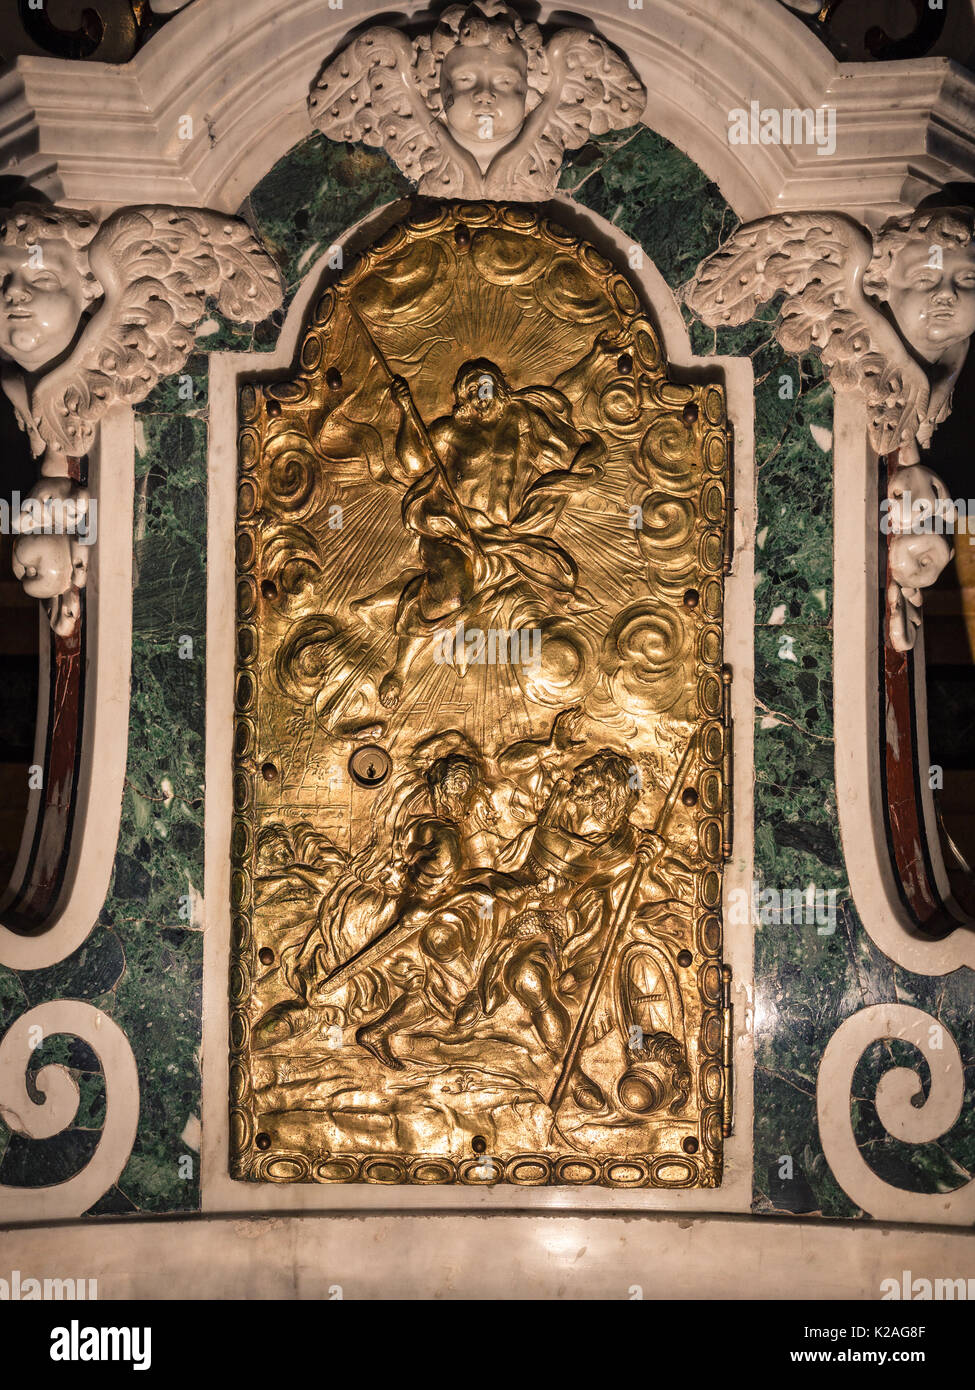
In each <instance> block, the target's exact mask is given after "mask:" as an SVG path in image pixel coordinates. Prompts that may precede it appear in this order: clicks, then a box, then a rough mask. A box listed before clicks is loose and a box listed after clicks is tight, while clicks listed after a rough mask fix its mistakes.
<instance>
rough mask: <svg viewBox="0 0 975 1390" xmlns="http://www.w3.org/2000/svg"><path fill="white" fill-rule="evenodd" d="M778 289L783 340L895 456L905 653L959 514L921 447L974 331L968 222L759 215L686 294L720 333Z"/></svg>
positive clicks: (959, 213)
mask: <svg viewBox="0 0 975 1390" xmlns="http://www.w3.org/2000/svg"><path fill="white" fill-rule="evenodd" d="M780 294H782V295H784V299H783V301H782V311H781V315H780V317H779V319H778V321H777V323H776V325H775V336H776V337H777V338H778V340H779V342H780V343H781V344H782V346H783V347H784V348H785V349H786V350H787V351H788V352H794V353H805V352H809V351H811V350H815V351H817V352H818V353H819V355H820V357H821V358H822V361H823V365H824V367H825V368H826V372H827V375H828V377H829V380H830V382H831V383H832V385H833V387H834V389H835V390H837V391H849V392H855V393H857V394H859V395H860V396H861V397H862V399H863V400H864V402H865V404H866V407H867V417H868V430H869V435H870V442H871V444H872V445H873V447H874V449H875V450H876V451H877V453H878V454H880V455H882V456H883V455H890V454H893V453H895V451H896V455H897V458H896V467H894V468H893V470H892V472H891V475H890V483H889V486H888V496H887V504H886V508H885V509H884V515H883V518H882V525H883V529H884V530H885V532H887V533H889V534H890V536H891V541H890V546H889V551H888V556H889V567H888V568H889V577H888V585H887V617H888V622H887V635H888V640H889V642H890V645H891V646H892V647H893V649H894V650H895V651H898V652H906V651H910V650H911V648H912V647H913V646H914V644H915V642H916V640H917V632H918V628H919V627H920V623H921V590H922V589H925V588H928V587H929V586H930V585H932V584H933V583H934V582H935V580H936V579H937V578H938V576H939V575H940V574H941V572H942V570H943V569H944V568H945V566H946V565H947V563H948V561H949V560H950V559H951V556H952V549H951V546H950V544H949V543H948V541H947V540H946V539H945V536H944V532H945V531H946V530H950V529H952V528H953V525H954V521H955V509H954V507H953V505H952V503H951V501H950V498H949V497H948V493H947V488H946V487H945V485H944V483H942V481H941V480H940V478H938V477H937V476H936V474H934V473H933V472H932V471H931V470H930V469H929V468H925V467H924V466H923V465H922V464H921V461H920V459H921V453H920V451H921V450H922V449H927V448H928V447H929V446H930V444H931V438H932V435H933V433H934V431H935V429H936V428H937V426H938V425H940V424H941V423H942V422H943V421H944V420H946V419H947V418H948V416H949V414H950V413H951V397H952V391H953V390H954V387H955V383H956V382H957V380H958V376H959V373H960V372H961V369H962V366H963V365H964V362H965V358H966V356H967V354H968V345H969V341H970V339H971V336H972V333H973V332H975V214H973V212H972V211H971V209H969V208H962V207H957V208H935V209H931V208H928V209H921V210H919V211H917V212H915V213H909V214H908V215H907V216H904V217H897V218H894V219H892V220H891V221H890V222H888V223H886V225H885V226H883V227H882V228H881V229H880V231H879V232H876V233H873V234H871V232H870V231H868V230H867V229H866V228H865V227H862V226H860V224H859V223H857V222H855V221H853V220H852V218H849V217H846V216H845V215H844V214H842V213H834V212H793V213H778V214H776V215H775V216H772V217H763V218H762V219H761V220H760V221H758V222H751V223H749V224H747V225H746V226H743V227H739V228H738V230H737V231H735V232H734V233H733V234H732V235H731V237H729V239H728V240H727V241H726V242H725V243H724V245H723V246H721V247H720V248H719V249H718V250H717V251H715V252H714V253H713V255H711V256H708V257H707V259H706V260H704V261H702V262H701V265H700V266H699V267H698V270H697V273H696V275H695V276H694V278H693V279H692V280H691V281H690V283H689V284H688V285H687V286H685V289H684V292H683V298H684V301H685V303H686V304H687V305H688V307H689V308H690V309H691V311H692V312H693V313H694V314H696V315H697V317H698V318H700V319H702V320H703V321H704V322H705V323H707V324H709V325H710V326H711V327H713V328H719V327H724V326H726V325H733V324H741V323H746V322H747V321H748V320H749V319H750V318H752V316H753V315H754V313H755V311H756V309H757V308H758V306H759V305H760V304H765V303H767V302H768V301H770V300H772V299H775V298H776V296H778V295H780Z"/></svg>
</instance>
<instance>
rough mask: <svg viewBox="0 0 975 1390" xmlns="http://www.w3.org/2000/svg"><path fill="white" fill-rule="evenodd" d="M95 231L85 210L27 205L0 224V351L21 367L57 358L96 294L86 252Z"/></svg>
mask: <svg viewBox="0 0 975 1390" xmlns="http://www.w3.org/2000/svg"><path fill="white" fill-rule="evenodd" d="M97 231H98V222H97V221H96V219H95V218H94V217H93V216H92V215H91V214H90V213H86V212H71V211H65V210H63V209H61V208H50V209H45V208H43V207H40V206H35V205H33V204H28V203H21V204H18V205H17V206H16V207H14V208H12V209H11V210H10V212H8V213H7V214H6V216H5V217H4V218H3V221H2V222H0V352H2V353H3V354H4V356H6V357H9V358H10V359H11V360H12V361H14V362H16V363H17V364H18V366H20V367H22V368H23V369H24V371H26V372H31V373H35V372H40V371H42V370H43V369H44V368H45V367H48V366H50V365H51V364H52V363H53V362H55V361H57V360H58V359H59V358H60V357H62V356H63V355H64V354H65V353H66V352H67V350H68V348H70V347H71V345H72V343H73V342H74V340H75V338H76V336H77V333H78V328H79V325H80V323H81V320H82V318H83V316H84V313H85V310H86V309H87V308H88V306H89V305H90V304H91V303H92V302H93V301H94V300H96V299H98V298H100V297H101V294H102V287H101V285H100V284H99V283H98V281H97V280H96V278H95V276H94V275H93V274H92V271H91V267H90V266H89V264H88V252H87V247H88V245H89V243H90V242H91V240H92V239H93V237H94V236H95V233H96V232H97Z"/></svg>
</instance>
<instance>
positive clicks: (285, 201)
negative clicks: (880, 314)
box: [0, 128, 975, 1218]
mask: <svg viewBox="0 0 975 1390" xmlns="http://www.w3.org/2000/svg"><path fill="white" fill-rule="evenodd" d="M561 188H562V191H563V192H564V193H566V194H568V195H569V196H570V197H572V198H573V199H574V200H575V201H576V202H577V203H578V205H579V206H580V208H583V209H588V210H589V211H592V212H595V213H598V214H599V215H600V216H602V217H604V218H607V219H608V220H609V221H610V222H612V223H613V224H614V225H616V226H618V227H620V228H621V229H622V230H623V232H624V233H625V234H626V235H627V236H629V237H631V238H632V239H633V242H634V244H638V245H639V246H641V247H642V250H643V253H644V255H646V256H647V257H649V258H650V259H652V260H653V262H654V263H655V264H656V266H657V267H658V269H659V270H660V271H661V273H662V274H663V276H664V278H665V279H666V281H667V282H668V284H669V285H670V286H671V287H672V289H674V290H676V289H678V288H679V287H680V285H681V284H682V283H683V282H684V281H685V280H686V279H687V278H688V277H689V276H690V275H691V274H692V273H693V271H694V269H695V268H696V266H697V264H698V262H699V261H700V260H701V258H702V257H703V256H705V255H706V254H707V253H708V252H710V251H711V250H713V249H714V248H715V247H716V246H717V245H718V244H719V242H720V241H721V239H722V238H723V237H725V236H726V235H728V234H729V233H730V232H731V231H732V230H733V229H734V227H735V226H736V225H737V219H736V217H735V215H734V213H733V212H732V210H731V209H730V208H729V207H728V206H727V204H726V203H725V202H724V200H723V199H722V197H721V195H720V192H719V191H718V189H717V188H716V186H715V185H714V184H713V183H711V182H710V181H709V180H708V179H707V177H706V176H705V175H704V174H703V173H702V172H701V171H700V170H699V169H697V168H696V166H695V165H694V164H693V163H692V162H691V161H690V160H689V159H688V158H687V157H686V156H684V155H683V154H681V153H680V151H679V150H677V149H676V148H674V147H673V146H671V145H669V144H668V143H667V142H666V141H665V140H663V139H662V138H661V137H660V136H658V135H656V134H654V133H653V132H651V131H648V130H646V129H644V128H636V129H633V130H630V131H624V132H621V133H615V134H613V135H610V136H606V137H604V138H602V139H600V140H594V141H591V142H590V144H588V145H587V146H585V147H584V148H583V149H581V150H578V151H575V152H574V153H572V154H571V156H570V157H569V158H568V159H567V160H566V163H565V166H564V170H563V175H562V182H561ZM408 192H409V190H408V188H407V185H406V184H405V182H404V180H403V179H402V177H401V175H400V174H399V173H398V171H397V170H396V169H395V168H394V167H393V166H392V165H391V164H390V162H389V161H388V160H387V159H386V158H385V156H383V155H381V154H376V153H375V152H372V151H369V150H366V149H364V148H363V147H353V146H344V145H336V144H332V143H331V142H328V141H325V140H324V139H323V138H321V137H319V136H317V135H316V136H314V137H311V138H310V139H308V140H306V141H304V142H303V143H302V144H300V145H299V146H297V147H296V148H295V149H294V150H292V151H291V153H290V154H288V155H287V156H286V157H285V158H284V159H282V160H281V161H280V162H279V163H278V164H277V165H276V166H275V168H274V169H272V170H271V171H270V172H269V173H268V175H267V176H266V177H265V178H264V179H263V180H262V181H261V183H260V184H259V185H258V187H257V188H255V189H254V191H253V193H252V194H251V196H250V197H249V199H248V200H247V203H246V204H245V206H244V208H243V209H242V212H243V213H244V215H246V216H247V217H248V219H249V220H250V221H251V223H252V225H253V226H254V227H255V229H256V230H257V231H258V232H259V233H260V234H261V235H262V236H263V237H264V238H265V240H266V242H267V244H268V246H269V248H270V249H271V251H272V253H273V254H274V255H275V256H276V258H277V260H278V262H279V264H280V265H281V267H282V270H283V272H284V276H285V279H286V281H287V286H288V299H289V302H290V299H291V297H292V296H293V294H294V292H295V290H296V288H297V286H298V285H299V284H300V282H301V278H302V276H303V274H304V273H305V271H306V269H307V267H308V266H309V265H310V264H311V263H313V261H314V260H315V259H316V258H317V257H318V256H319V255H321V254H322V252H324V251H325V250H326V249H327V248H328V247H329V246H331V245H333V244H335V243H337V242H339V241H340V240H341V238H342V235H343V233H344V232H345V231H346V230H347V229H348V228H350V227H351V226H353V225H354V224H355V223H357V222H358V221H359V220H360V219H362V218H364V217H366V216H368V215H369V214H370V213H372V212H374V211H375V210H377V209H378V208H380V207H381V206H383V205H384V204H386V203H388V202H390V201H392V200H395V199H399V198H405V197H407V196H408ZM775 317H776V310H775V308H774V307H772V308H767V309H764V310H762V311H761V312H760V314H759V315H758V317H757V318H756V319H755V320H754V321H753V322H752V323H749V324H746V325H743V326H742V327H740V328H738V329H734V330H722V331H720V332H714V331H712V330H710V329H706V328H704V327H703V325H701V324H698V323H694V322H692V321H691V320H690V319H689V318H688V324H689V328H690V332H691V341H692V344H693V346H694V349H695V351H696V352H698V353H700V354H702V355H707V354H712V355H713V354H721V355H734V356H747V357H749V358H750V360H751V362H752V365H753V368H754V371H755V379H756V390H755V411H756V414H755V435H756V447H757V458H756V462H757V471H758V479H757V483H758V528H757V536H756V557H755V558H756V583H755V597H756V606H757V626H756V633H755V665H756V703H755V788H754V797H755V812H756V826H757V830H756V844H755V879H756V882H755V895H756V900H757V902H758V904H759V907H760V908H761V909H762V910H761V913H760V916H761V919H762V920H761V922H760V924H759V926H758V927H757V931H756V941H755V968H756V995H755V998H756V1018H757V1026H756V1074H755V1127H754V1141H755V1168H754V1209H755V1211H756V1212H774V1213H789V1214H792V1215H794V1216H797V1217H798V1216H814V1215H815V1216H826V1217H834V1218H835V1217H855V1216H858V1215H862V1214H861V1213H859V1212H857V1210H856V1208H855V1207H854V1206H853V1205H852V1203H850V1201H849V1200H848V1199H847V1198H846V1197H845V1196H844V1194H843V1193H842V1192H841V1191H840V1189H839V1188H838V1186H837V1184H836V1182H835V1181H834V1179H833V1177H832V1175H831V1174H830V1172H829V1168H828V1165H827V1163H826V1161H825V1158H824V1155H823V1152H822V1147H821V1145H820V1143H819V1136H818V1130H817V1125H816V1107H815V1086H816V1074H817V1068H818V1064H819V1060H820V1058H821V1057H822V1054H823V1050H824V1048H825V1046H826V1044H827V1042H828V1041H829V1039H830V1037H831V1036H832V1035H833V1033H834V1032H835V1030H836V1028H837V1027H838V1026H839V1024H840V1023H841V1022H842V1020H843V1019H844V1018H847V1017H849V1016H850V1015H851V1014H852V1013H855V1012H856V1011H857V1010H859V1009H861V1008H863V1007H864V1006H865V1005H867V1004H872V1003H880V1002H883V1001H889V1000H901V1001H904V1002H908V1003H915V1004H917V1006H918V1007H920V1008H924V1009H925V1010H927V1011H928V1012H930V1013H931V1014H932V1016H933V1017H934V1018H936V1019H939V1020H941V1021H942V1022H943V1023H944V1025H945V1027H946V1029H948V1031H949V1032H950V1033H951V1035H952V1036H953V1037H954V1039H955V1041H956V1042H957V1044H958V1046H959V1047H960V1049H961V1051H962V1055H963V1058H964V1061H965V1064H966V1077H967V1079H968V1083H969V1094H968V1107H967V1112H966V1114H965V1115H963V1118H962V1120H961V1121H960V1122H959V1124H958V1125H957V1126H956V1127H955V1128H954V1129H953V1130H952V1131H951V1133H950V1134H949V1135H947V1136H945V1137H944V1138H943V1139H942V1140H940V1141H938V1142H937V1143H935V1144H930V1145H913V1146H905V1145H902V1144H899V1143H897V1142H896V1141H894V1140H892V1139H891V1138H890V1136H888V1135H886V1134H885V1133H884V1132H883V1130H882V1128H881V1127H880V1125H879V1121H878V1120H877V1116H876V1110H875V1107H874V1104H873V1093H874V1091H875V1088H876V1082H877V1080H878V1079H879V1076H880V1075H881V1074H882V1072H883V1071H884V1070H886V1069H887V1068H888V1067H889V1065H891V1064H892V1063H894V1062H895V1061H896V1062H901V1061H903V1060H905V1057H906V1060H907V1061H908V1063H909V1062H910V1059H911V1056H912V1055H913V1054H911V1050H910V1049H905V1048H903V1047H900V1046H896V1045H890V1046H888V1045H877V1046H876V1047H874V1048H872V1049H870V1050H869V1051H868V1052H867V1053H866V1054H865V1056H864V1058H863V1059H862V1060H861V1064H860V1066H859V1068H858V1070H857V1074H856V1078H855V1083H854V1098H853V1100H852V1102H851V1103H852V1106H853V1114H854V1119H855V1123H856V1128H857V1135H858V1138H859V1140H860V1142H861V1143H862V1144H863V1151H864V1154H865V1156H866V1158H867V1161H868V1162H869V1163H870V1164H871V1165H872V1166H873V1167H874V1168H875V1170H876V1171H877V1172H878V1173H879V1174H881V1175H882V1176H883V1177H884V1178H885V1179H886V1180H888V1181H892V1182H897V1183H900V1184H901V1185H904V1186H906V1187H910V1188H912V1189H914V1190H917V1191H946V1190H949V1189H950V1188H951V1187H953V1186H957V1185H958V1184H959V1183H961V1182H964V1181H965V1180H967V1177H968V1175H969V1174H970V1173H971V1171H972V1170H973V1166H975V1107H973V1106H972V1105H971V1099H972V1096H971V1091H972V1087H973V1086H975V1024H973V1019H975V984H973V973H972V972H971V971H959V972H956V974H955V975H952V976H948V977H946V978H944V979H934V980H928V979H924V978H921V977H917V976H912V975H909V974H907V973H906V972H904V971H902V970H899V969H897V968H896V967H894V966H893V965H892V964H891V962H889V961H888V960H886V959H885V958H884V957H883V956H882V955H881V954H880V952H879V951H877V950H876V948H875V947H874V946H873V945H872V943H871V942H870V940H869V938H868V937H867V936H866V934H865V932H864V930H863V927H862V924H861V923H860V921H859V919H858V917H857V914H856V911H855V909H854V907H853V904H852V901H851V897H850V890H849V883H848V879H847V875H846V870H845V866H844V863H843V855H842V847H841V845H840V841H839V834H838V827H837V813H836V788H835V777H834V771H833V758H834V745H833V709H832V654H833V643H832V619H833V592H832V454H831V446H832V437H831V430H832V393H831V390H830V388H829V386H828V384H827V383H826V382H825V381H824V378H823V373H822V369H821V367H820V365H819V363H818V361H817V359H816V358H815V356H807V357H803V358H801V359H797V358H795V357H792V356H790V355H789V354H787V353H785V352H784V351H783V350H782V349H781V348H780V347H779V345H778V344H777V343H776V341H775V339H774V336H773V333H772V325H773V323H774V321H775ZM281 321H282V316H281V315H278V316H276V318H275V320H274V321H272V322H269V323H268V324H265V325H258V326H253V325H250V326H247V325H245V326H238V325H232V324H227V323H224V322H221V321H220V320H219V318H218V317H217V316H216V315H213V316H212V317H211V318H210V319H209V320H208V321H207V322H205V323H204V325H203V326H202V331H201V333H200V335H199V339H198V349H199V351H198V354H197V355H196V356H194V357H193V358H192V359H191V361H190V363H189V364H188V366H187V368H186V370H185V372H184V373H183V374H182V377H183V378H184V379H183V380H181V379H180V378H178V377H177V378H171V379H170V380H168V381H166V382H163V383H161V384H160V386H159V387H158V388H157V390H156V391H155V392H154V393H153V395H152V397H151V398H150V399H149V400H148V401H146V402H145V403H144V404H143V405H142V406H141V407H140V408H139V411H138V417H137V418H138V427H139V431H138V451H137V467H136V502H135V518H134V520H135V531H134V562H135V577H134V584H135V591H134V631H133V659H132V703H131V715H130V732H129V759H128V768H127V774H126V785H125V800H124V805H123V814H122V828H121V834H120V838H119V846H118V854H117V858H116V863H115V870H114V874H113V879H112V885H111V891H110V894H109V897H108V900H107V901H106V903H105V907H104V910H103V912H102V914H101V917H100V921H99V924H98V926H97V927H96V929H95V931H94V932H93V933H92V935H91V937H90V938H89V940H88V941H87V942H86V943H85V944H84V945H83V946H82V947H81V948H80V949H79V950H78V951H76V952H75V953H74V954H73V955H72V956H71V957H70V958H69V959H68V960H66V961H64V962H62V963H61V964H59V965H58V966H55V967H52V969H51V970H49V971H41V972H33V973H27V972H25V973H21V974H16V973H14V972H11V971H5V970H0V1027H6V1026H7V1025H8V1024H9V1023H10V1022H12V1021H13V1019H15V1018H16V1017H17V1016H19V1014H20V1013H22V1012H23V1011H24V1010H25V1009H26V1008H28V1007H29V1006H30V1005H31V1004H32V1003H36V1002H40V1001H42V1000H44V999H50V998H57V997H73V998H83V999H90V1000H91V1001H92V1002H93V1003H94V1004H95V1005H96V1006H97V1007H98V1008H100V1009H102V1010H103V1011H104V1012H105V1013H107V1014H109V1015H110V1016H111V1017H113V1018H114V1019H115V1020H116V1021H117V1022H118V1023H119V1024H120V1026H121V1027H122V1028H123V1029H124V1030H125V1032H126V1034H127V1036H128V1038H129V1040H130V1042H131V1044H132V1047H133V1050H134V1052H135V1055H136V1059H137V1062H138V1066H139V1075H140V1082H141V1094H140V1121H139V1131H138V1136H137V1139H136V1144H135V1148H134V1150H133V1153H132V1156H131V1159H130V1161H129V1162H128V1164H127V1166H126V1168H125V1171H124V1172H123V1173H122V1175H121V1177H120V1179H119V1182H118V1184H117V1185H116V1186H115V1187H113V1188H112V1190H111V1191H110V1192H108V1193H106V1194H105V1196H104V1197H102V1198H101V1199H100V1200H99V1201H98V1202H97V1203H96V1204H95V1205H94V1207H93V1208H92V1213H91V1214H92V1215H93V1216H99V1215H120V1214H137V1213H139V1212H145V1213H162V1212H174V1213H175V1212H187V1211H193V1210H197V1209H198V1207H199V1176H198V1166H199V1165H198V1160H197V1155H196V1154H195V1153H194V1152H193V1150H192V1149H191V1148H190V1147H189V1140H190V1138H192V1136H193V1121H194V1117H196V1116H198V1115H199V1110H200V1073H199V1047H200V1036H201V1008H202V1005H201V978H202V945H203V943H202V905H201V896H200V895H201V894H202V887H203V794H204V753H205V748H204V679H205V629H204V621H205V611H204V598H205V586H206V561H205V554H206V446H207V361H206V354H208V353H210V352H214V351H223V350H228V349H229V350H240V349H247V350H250V349H253V348H257V349H270V348H271V347H273V345H274V342H275V341H276V337H277V330H278V327H279V325H280V322H281ZM187 380H188V383H189V385H188V386H187ZM737 794H738V796H739V797H741V796H743V795H747V794H748V789H747V788H743V787H740V786H739V787H738V788H737ZM810 884H811V885H813V887H814V888H818V889H819V890H820V891H821V892H822V893H828V894H834V895H835V897H834V899H833V903H834V905H835V911H833V912H832V913H831V914H827V916H826V919H825V921H820V920H818V919H817V918H816V916H815V914H813V916H812V918H811V919H810V917H809V916H808V915H806V914H800V917H799V919H798V920H797V917H796V913H795V911H794V910H791V909H790V913H789V914H786V913H785V912H784V911H782V910H779V911H775V910H772V909H771V908H770V907H768V904H769V901H770V900H768V899H767V898H765V897H763V895H766V894H768V893H769V892H773V891H774V892H776V893H779V894H781V893H783V892H785V891H787V890H791V891H796V892H798V891H800V890H804V889H806V888H807V887H808V885H810ZM780 902H781V899H780ZM766 909H768V910H766ZM44 1059H47V1060H60V1061H62V1062H63V1063H64V1064H65V1065H68V1066H69V1067H70V1068H71V1070H72V1074H73V1075H75V1076H76V1078H77V1079H78V1083H79V1087H80V1089H81V1104H80V1106H79V1111H78V1115H77V1117H76V1120H75V1123H74V1125H73V1126H72V1127H71V1128H70V1129H68V1130H67V1131H65V1133H64V1134H62V1135H57V1136H55V1137H54V1138H53V1139H51V1140H46V1141H44V1142H43V1143H40V1144H38V1143H29V1142H28V1141H26V1140H24V1139H22V1138H21V1137H20V1136H17V1135H13V1136H11V1135H10V1133H9V1131H7V1130H6V1129H5V1128H4V1127H3V1126H2V1125H0V1183H28V1182H29V1183H31V1184H33V1185H35V1186H42V1185H44V1184H46V1183H48V1182H51V1181H61V1180H63V1178H64V1177H65V1176H70V1174H71V1173H72V1172H75V1171H77V1170H78V1169H79V1168H80V1167H81V1166H82V1165H83V1163H84V1162H85V1161H86V1158H87V1156H89V1155H90V1153H91V1149H92V1147H93V1144H94V1142H95V1141H96V1140H97V1133H98V1127H99V1125H100V1124H101V1123H102V1120H103V1115H104V1083H103V1080H102V1078H101V1075H100V1072H99V1069H98V1065H97V1062H96V1060H95V1058H94V1055H93V1054H92V1053H91V1051H90V1049H88V1048H87V1047H86V1046H85V1045H83V1044H81V1043H79V1042H78V1041H77V1040H73V1041H68V1042H67V1043H66V1042H65V1040H63V1039H62V1040H58V1039H52V1040H50V1041H49V1043H47V1044H45V1047H44V1049H42V1050H40V1051H39V1053H38V1055H37V1056H36V1057H35V1058H33V1059H32V1064H31V1065H32V1070H33V1069H36V1067H37V1066H39V1065H41V1064H42V1062H43V1060H44ZM919 1077H920V1079H919V1090H921V1091H923V1089H924V1087H926V1086H927V1085H928V1082H929V1078H928V1077H927V1072H926V1068H925V1067H924V1066H923V1065H922V1066H921V1068H920V1072H919ZM188 1124H189V1126H190V1128H189V1129H187V1125H188ZM184 1133H185V1134H186V1135H187V1138H186V1139H184V1137H183V1136H184Z"/></svg>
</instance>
